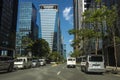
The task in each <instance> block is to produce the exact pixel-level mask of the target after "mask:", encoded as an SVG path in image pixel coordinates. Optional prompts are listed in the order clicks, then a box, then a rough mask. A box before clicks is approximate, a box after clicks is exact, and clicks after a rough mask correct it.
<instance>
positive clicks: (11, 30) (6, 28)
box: [0, 0, 18, 55]
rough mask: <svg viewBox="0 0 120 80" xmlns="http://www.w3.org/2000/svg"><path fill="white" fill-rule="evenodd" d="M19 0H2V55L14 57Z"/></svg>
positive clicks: (0, 25) (0, 46) (0, 30)
mask: <svg viewBox="0 0 120 80" xmlns="http://www.w3.org/2000/svg"><path fill="white" fill-rule="evenodd" d="M17 8H18V0H0V55H13V53H14V51H15V35H16V21H17Z"/></svg>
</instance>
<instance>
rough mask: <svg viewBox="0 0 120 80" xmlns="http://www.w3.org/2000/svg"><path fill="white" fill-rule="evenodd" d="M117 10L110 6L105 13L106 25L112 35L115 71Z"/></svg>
mask: <svg viewBox="0 0 120 80" xmlns="http://www.w3.org/2000/svg"><path fill="white" fill-rule="evenodd" d="M117 16H118V14H117V9H116V6H112V8H111V9H107V12H106V23H107V27H108V30H109V32H111V33H112V40H113V45H114V56H115V65H116V69H115V70H117V54H116V39H117V40H118V37H116V36H115V24H116V21H117Z"/></svg>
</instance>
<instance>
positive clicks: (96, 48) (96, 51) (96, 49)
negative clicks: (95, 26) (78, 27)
mask: <svg viewBox="0 0 120 80" xmlns="http://www.w3.org/2000/svg"><path fill="white" fill-rule="evenodd" d="M98 40H99V38H98V37H97V38H96V43H95V44H96V46H95V54H96V55H97V54H98Z"/></svg>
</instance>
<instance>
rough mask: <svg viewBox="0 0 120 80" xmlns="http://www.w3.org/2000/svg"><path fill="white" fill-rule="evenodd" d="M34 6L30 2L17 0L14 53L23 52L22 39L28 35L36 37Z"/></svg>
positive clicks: (33, 38)
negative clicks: (18, 0)
mask: <svg viewBox="0 0 120 80" xmlns="http://www.w3.org/2000/svg"><path fill="white" fill-rule="evenodd" d="M36 15H37V12H36V8H35V6H34V5H33V3H32V2H22V1H21V2H19V7H18V20H17V35H16V53H20V54H22V53H23V54H24V52H25V50H24V46H23V42H22V39H23V38H24V37H28V38H30V39H32V40H35V39H37V34H38V33H37V32H38V31H37V30H38V28H37V26H36Z"/></svg>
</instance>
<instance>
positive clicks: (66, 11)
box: [21, 0, 73, 53]
mask: <svg viewBox="0 0 120 80" xmlns="http://www.w3.org/2000/svg"><path fill="white" fill-rule="evenodd" d="M21 1H32V2H33V3H34V5H35V6H36V8H37V12H38V15H37V24H38V25H39V6H40V4H58V7H59V16H60V27H61V31H62V35H63V37H64V43H65V44H66V50H67V53H69V52H70V51H73V48H72V47H71V46H70V44H71V40H72V39H73V36H72V35H69V33H68V31H69V30H70V29H73V0H21Z"/></svg>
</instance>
